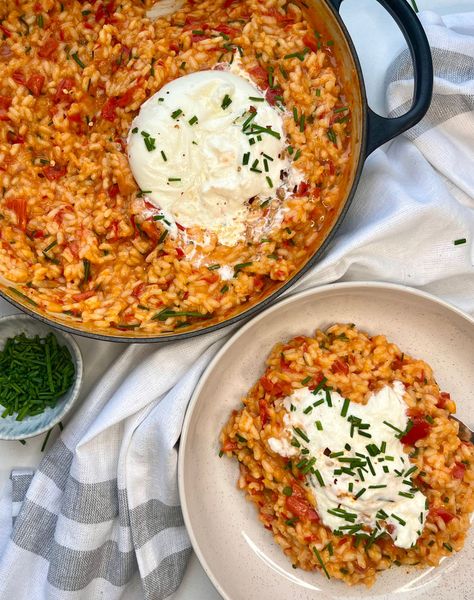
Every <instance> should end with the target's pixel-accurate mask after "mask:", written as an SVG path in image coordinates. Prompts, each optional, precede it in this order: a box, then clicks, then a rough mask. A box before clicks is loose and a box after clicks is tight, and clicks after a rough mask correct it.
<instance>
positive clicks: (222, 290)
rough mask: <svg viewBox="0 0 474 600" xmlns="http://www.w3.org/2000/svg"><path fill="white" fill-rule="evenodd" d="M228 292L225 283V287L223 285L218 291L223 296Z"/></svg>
mask: <svg viewBox="0 0 474 600" xmlns="http://www.w3.org/2000/svg"><path fill="white" fill-rule="evenodd" d="M228 291H229V286H228V285H227V283H226V284H225V285H223V286H222V287H221V289H220V293H221V294H225V293H226V292H228Z"/></svg>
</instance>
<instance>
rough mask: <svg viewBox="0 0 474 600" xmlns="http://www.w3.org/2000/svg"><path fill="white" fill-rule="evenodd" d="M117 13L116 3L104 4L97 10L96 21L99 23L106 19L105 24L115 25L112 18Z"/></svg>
mask: <svg viewBox="0 0 474 600" xmlns="http://www.w3.org/2000/svg"><path fill="white" fill-rule="evenodd" d="M114 12H115V2H113V1H112V2H102V3H101V4H100V5H99V7H98V8H97V10H96V13H95V20H96V22H97V23H98V22H99V21H102V19H104V21H105V23H107V24H109V23H113V22H114V21H115V19H114V17H113V16H112V15H113V14H114Z"/></svg>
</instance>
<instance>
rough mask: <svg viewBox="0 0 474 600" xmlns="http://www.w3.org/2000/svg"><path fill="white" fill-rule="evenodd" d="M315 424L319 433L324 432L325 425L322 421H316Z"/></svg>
mask: <svg viewBox="0 0 474 600" xmlns="http://www.w3.org/2000/svg"><path fill="white" fill-rule="evenodd" d="M314 424H315V425H316V429H317V430H318V431H322V430H323V425H322V423H321V421H315V422H314Z"/></svg>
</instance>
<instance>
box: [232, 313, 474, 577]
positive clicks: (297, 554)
mask: <svg viewBox="0 0 474 600" xmlns="http://www.w3.org/2000/svg"><path fill="white" fill-rule="evenodd" d="M455 411H456V405H455V402H454V400H453V399H451V397H450V395H449V393H448V392H445V391H441V390H440V388H439V386H438V384H437V382H436V379H435V375H434V374H433V371H432V369H431V367H430V366H429V365H428V364H427V363H426V362H424V361H423V360H420V359H417V358H413V357H411V356H409V355H407V354H404V353H403V352H402V351H401V350H400V349H399V348H398V347H397V346H396V345H395V344H393V343H391V342H389V341H388V340H387V339H386V337H385V336H383V335H374V336H370V335H368V334H367V333H364V332H362V331H359V330H358V329H357V328H356V327H355V326H354V325H353V324H336V325H333V326H331V327H330V328H329V329H327V331H319V330H318V331H316V333H315V335H314V337H306V336H298V337H295V338H294V339H291V340H289V341H287V342H281V343H278V344H276V345H275V347H274V348H273V349H272V351H271V353H270V355H269V357H268V359H267V367H266V370H265V372H264V373H263V374H262V376H261V377H260V379H259V380H258V381H257V382H256V384H255V385H254V386H253V387H252V389H251V390H250V391H249V392H248V394H247V395H246V397H245V398H243V407H241V408H240V409H239V410H235V411H234V412H233V413H232V415H231V417H230V419H229V421H228V423H227V424H226V425H225V427H224V429H223V431H222V433H221V455H223V454H226V455H227V456H230V457H235V458H236V459H237V460H238V461H239V466H240V477H239V479H238V487H239V488H240V489H241V490H243V491H244V492H245V494H246V496H247V498H248V500H250V501H251V502H252V503H253V504H255V508H256V509H257V512H258V516H259V519H260V521H261V522H262V523H263V526H264V527H266V528H267V529H268V530H269V531H270V532H271V533H272V534H273V537H274V540H275V541H276V543H277V544H279V545H280V546H281V548H282V549H283V551H284V552H285V554H286V555H287V556H288V558H289V560H290V561H291V563H292V565H293V567H294V568H298V567H299V568H302V569H305V570H308V571H311V570H320V571H322V573H323V576H327V577H328V578H331V577H333V578H337V579H341V580H343V581H344V582H346V583H348V584H350V585H352V584H357V583H364V584H366V585H369V586H370V585H371V584H373V582H374V580H375V577H376V576H377V573H378V572H379V571H383V570H385V569H388V568H390V567H392V566H394V565H397V566H400V565H413V566H415V565H416V566H417V567H420V568H423V567H428V566H436V565H438V564H439V562H440V560H441V559H442V558H443V557H446V556H450V555H451V554H452V553H455V552H458V551H460V550H461V549H462V546H463V544H464V540H465V536H466V533H467V531H468V528H469V523H470V517H471V513H472V511H473V509H474V471H473V465H474V447H473V445H472V444H471V443H469V442H465V441H462V440H461V439H460V438H459V436H458V424H457V423H456V422H455V421H454V420H452V419H450V418H449V417H450V414H452V413H454V412H455Z"/></svg>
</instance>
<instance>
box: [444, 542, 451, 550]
mask: <svg viewBox="0 0 474 600" xmlns="http://www.w3.org/2000/svg"><path fill="white" fill-rule="evenodd" d="M443 546H444V547H445V548H446V550H448V552H452V551H453V547H452V546H451V544H447V543H446V542H444V544H443Z"/></svg>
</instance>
